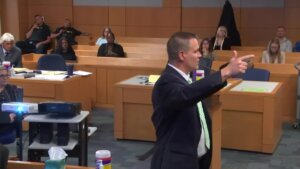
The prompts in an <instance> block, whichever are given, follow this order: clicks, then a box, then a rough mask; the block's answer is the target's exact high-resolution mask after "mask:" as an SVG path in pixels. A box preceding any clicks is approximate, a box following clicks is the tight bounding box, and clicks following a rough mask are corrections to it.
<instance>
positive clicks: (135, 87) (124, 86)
mask: <svg viewBox="0 0 300 169" xmlns="http://www.w3.org/2000/svg"><path fill="white" fill-rule="evenodd" d="M147 77H148V76H141V75H139V76H134V77H132V78H130V79H127V80H125V81H122V82H119V83H117V84H116V88H115V89H116V97H115V98H116V101H115V111H114V112H115V114H114V135H115V138H117V139H133V140H143V141H155V140H156V136H155V129H154V127H153V124H152V121H151V116H152V114H153V107H152V101H151V96H152V89H153V85H145V83H144V82H145V80H147ZM239 82H240V80H233V81H231V85H235V84H237V83H239ZM223 90H224V91H225V90H227V88H225V89H223ZM223 90H222V91H221V92H219V93H218V94H215V95H213V96H211V97H210V98H209V99H208V100H206V101H205V102H206V103H207V106H208V109H209V112H210V115H211V118H212V130H213V132H212V133H213V138H214V140H213V147H214V149H213V162H212V169H219V168H221V117H222V114H221V103H220V102H219V95H220V93H222V92H223Z"/></svg>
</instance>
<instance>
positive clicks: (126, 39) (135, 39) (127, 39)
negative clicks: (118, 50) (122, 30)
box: [116, 37, 168, 44]
mask: <svg viewBox="0 0 300 169" xmlns="http://www.w3.org/2000/svg"><path fill="white" fill-rule="evenodd" d="M116 40H117V41H118V42H119V43H160V44H167V42H168V38H147V37H116Z"/></svg>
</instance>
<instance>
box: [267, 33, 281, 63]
mask: <svg viewBox="0 0 300 169" xmlns="http://www.w3.org/2000/svg"><path fill="white" fill-rule="evenodd" d="M262 63H285V53H284V52H282V51H280V42H279V40H278V39H273V40H271V41H270V44H269V46H268V49H267V50H265V51H264V52H263V54H262Z"/></svg>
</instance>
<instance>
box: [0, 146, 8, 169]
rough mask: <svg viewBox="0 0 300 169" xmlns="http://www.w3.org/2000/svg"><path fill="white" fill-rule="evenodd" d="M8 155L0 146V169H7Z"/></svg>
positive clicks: (4, 148)
mask: <svg viewBox="0 0 300 169" xmlns="http://www.w3.org/2000/svg"><path fill="white" fill-rule="evenodd" d="M8 154H9V151H8V149H7V148H6V147H4V146H3V145H1V144H0V168H1V169H6V168H7V161H8Z"/></svg>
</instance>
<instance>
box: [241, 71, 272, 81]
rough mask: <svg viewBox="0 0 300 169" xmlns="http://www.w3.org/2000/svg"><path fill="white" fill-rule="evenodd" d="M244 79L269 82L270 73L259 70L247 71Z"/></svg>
mask: <svg viewBox="0 0 300 169" xmlns="http://www.w3.org/2000/svg"><path fill="white" fill-rule="evenodd" d="M242 78H243V80H252V81H269V79H270V71H268V70H265V69H257V68H252V69H247V70H246V72H245V73H244V74H243V77H242Z"/></svg>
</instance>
